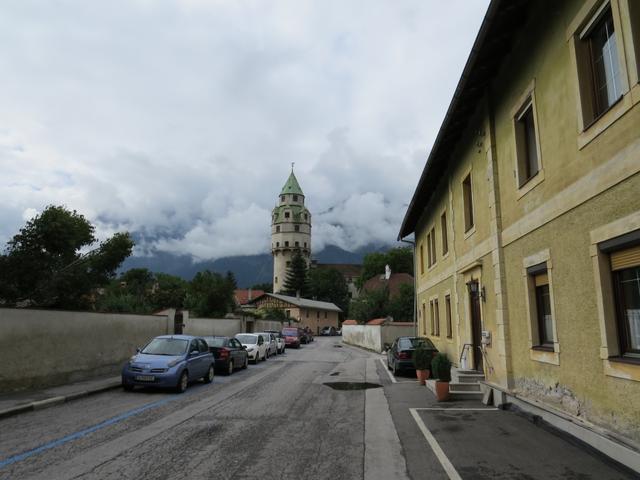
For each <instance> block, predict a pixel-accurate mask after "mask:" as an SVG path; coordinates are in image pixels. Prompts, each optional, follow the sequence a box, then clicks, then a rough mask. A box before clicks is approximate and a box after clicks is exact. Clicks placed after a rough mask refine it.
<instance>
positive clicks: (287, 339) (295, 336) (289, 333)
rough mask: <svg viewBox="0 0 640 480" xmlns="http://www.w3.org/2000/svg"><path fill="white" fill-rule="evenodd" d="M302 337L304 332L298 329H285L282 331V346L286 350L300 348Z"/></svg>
mask: <svg viewBox="0 0 640 480" xmlns="http://www.w3.org/2000/svg"><path fill="white" fill-rule="evenodd" d="M303 335H304V332H303V331H302V329H301V328H298V327H286V328H283V329H282V336H283V337H284V345H285V347H286V348H294V347H295V348H300V343H302V336H303Z"/></svg>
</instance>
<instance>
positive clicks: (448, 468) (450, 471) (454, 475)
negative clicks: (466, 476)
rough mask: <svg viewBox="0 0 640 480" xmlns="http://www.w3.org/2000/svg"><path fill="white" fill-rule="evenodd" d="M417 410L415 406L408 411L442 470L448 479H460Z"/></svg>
mask: <svg viewBox="0 0 640 480" xmlns="http://www.w3.org/2000/svg"><path fill="white" fill-rule="evenodd" d="M417 410H418V409H417V408H410V409H409V411H410V412H411V415H412V416H413V419H414V420H415V421H416V423H417V424H418V428H419V429H420V431H421V432H422V435H424V438H426V439H427V442H428V443H429V445H430V446H431V449H432V450H433V453H435V455H436V458H437V459H438V461H439V462H440V465H442V468H444V471H445V472H446V473H447V475H448V476H449V479H450V480H462V477H461V476H460V474H459V473H458V471H457V470H456V469H455V467H454V466H453V464H452V463H451V461H450V460H449V458H448V457H447V456H446V455H445V454H444V452H443V451H442V448H440V444H439V443H438V441H437V440H436V439H435V437H434V436H433V434H432V433H431V432H430V431H429V429H428V428H427V426H426V425H425V424H424V422H423V421H422V419H421V418H420V415H419V414H418V412H417Z"/></svg>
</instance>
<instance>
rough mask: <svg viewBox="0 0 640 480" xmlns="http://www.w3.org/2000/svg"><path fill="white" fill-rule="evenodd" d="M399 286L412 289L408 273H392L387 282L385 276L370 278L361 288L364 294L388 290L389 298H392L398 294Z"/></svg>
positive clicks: (411, 279) (411, 281) (411, 280)
mask: <svg viewBox="0 0 640 480" xmlns="http://www.w3.org/2000/svg"><path fill="white" fill-rule="evenodd" d="M401 285H410V286H411V287H413V277H412V276H411V275H409V274H408V273H392V274H391V275H390V276H389V279H388V280H387V279H386V277H385V275H376V276H375V277H372V278H370V279H369V280H367V281H366V282H364V285H363V286H362V290H363V291H365V292H373V291H374V290H382V289H383V288H385V287H386V288H388V289H389V298H393V297H395V296H396V295H398V293H400V286H401Z"/></svg>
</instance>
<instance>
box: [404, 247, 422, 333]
mask: <svg viewBox="0 0 640 480" xmlns="http://www.w3.org/2000/svg"><path fill="white" fill-rule="evenodd" d="M400 241H401V242H404V243H408V244H409V245H412V246H413V336H414V337H417V336H418V314H417V312H418V289H417V284H416V275H417V273H418V266H417V265H416V242H412V241H411V240H404V239H402V238H401V239H400Z"/></svg>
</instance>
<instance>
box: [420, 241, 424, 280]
mask: <svg viewBox="0 0 640 480" xmlns="http://www.w3.org/2000/svg"><path fill="white" fill-rule="evenodd" d="M420 274H421V275H424V246H423V245H422V244H420Z"/></svg>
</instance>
